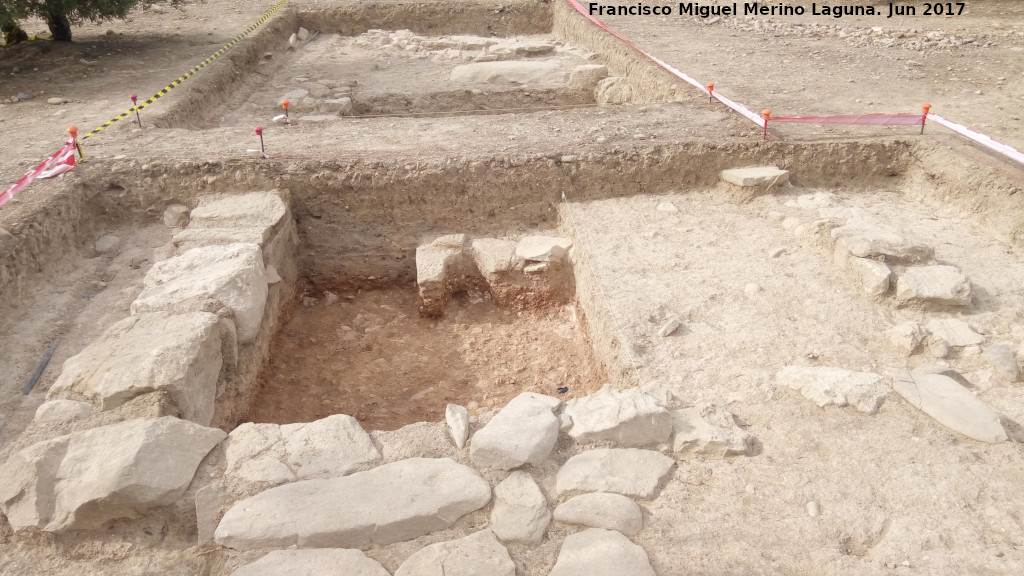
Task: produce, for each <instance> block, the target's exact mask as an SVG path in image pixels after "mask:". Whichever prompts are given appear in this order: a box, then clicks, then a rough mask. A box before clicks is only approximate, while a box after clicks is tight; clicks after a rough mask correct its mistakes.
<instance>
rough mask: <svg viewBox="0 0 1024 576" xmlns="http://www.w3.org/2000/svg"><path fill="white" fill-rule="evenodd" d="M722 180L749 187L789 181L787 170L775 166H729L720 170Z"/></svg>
mask: <svg viewBox="0 0 1024 576" xmlns="http://www.w3.org/2000/svg"><path fill="white" fill-rule="evenodd" d="M720 177H721V179H722V181H723V182H728V183H729V184H735V185H737V186H743V187H744V188H749V187H752V186H770V185H772V184H775V185H779V184H785V183H786V182H789V170H780V169H778V168H776V167H775V166H750V167H747V168H730V169H729V170H722V173H721V175H720Z"/></svg>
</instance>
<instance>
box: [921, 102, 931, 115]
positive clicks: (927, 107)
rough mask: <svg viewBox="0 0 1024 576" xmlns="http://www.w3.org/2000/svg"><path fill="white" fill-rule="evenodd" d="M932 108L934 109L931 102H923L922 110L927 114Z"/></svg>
mask: <svg viewBox="0 0 1024 576" xmlns="http://www.w3.org/2000/svg"><path fill="white" fill-rule="evenodd" d="M931 109H932V105H931V104H929V103H927V102H925V103H924V104H921V111H922V112H924V113H925V114H927V113H928V111H929V110H931Z"/></svg>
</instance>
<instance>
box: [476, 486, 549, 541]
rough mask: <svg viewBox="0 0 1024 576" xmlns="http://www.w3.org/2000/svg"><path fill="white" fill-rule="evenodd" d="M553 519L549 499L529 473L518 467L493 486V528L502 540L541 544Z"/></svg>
mask: <svg viewBox="0 0 1024 576" xmlns="http://www.w3.org/2000/svg"><path fill="white" fill-rule="evenodd" d="M550 522H551V512H550V511H549V510H548V502H547V500H546V499H545V498H544V494H543V493H542V492H541V491H540V488H539V487H538V486H537V483H536V482H534V481H533V478H532V477H531V476H530V474H529V473H528V472H524V471H522V470H517V471H515V472H513V473H512V474H510V475H509V476H508V478H506V479H505V480H503V481H502V482H501V483H500V484H498V485H497V486H496V487H495V488H494V509H493V510H492V511H491V531H492V532H494V535H495V536H497V537H498V538H499V539H500V540H502V541H503V542H525V543H527V544H534V545H536V544H540V542H541V540H543V539H544V533H545V532H547V529H548V524H549V523H550Z"/></svg>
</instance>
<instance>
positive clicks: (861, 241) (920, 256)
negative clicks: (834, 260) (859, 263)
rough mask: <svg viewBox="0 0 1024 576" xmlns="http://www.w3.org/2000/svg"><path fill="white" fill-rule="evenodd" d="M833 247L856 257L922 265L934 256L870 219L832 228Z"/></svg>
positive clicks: (928, 250)
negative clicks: (834, 244) (880, 258)
mask: <svg viewBox="0 0 1024 576" xmlns="http://www.w3.org/2000/svg"><path fill="white" fill-rule="evenodd" d="M832 238H833V239H835V240H836V246H837V247H841V248H842V249H845V250H846V251H847V252H849V253H850V254H852V255H854V256H857V257H858V258H876V257H883V258H885V259H886V260H892V261H896V262H908V263H916V262H924V261H926V260H929V259H930V258H932V256H933V255H934V250H932V248H931V247H930V246H925V245H923V244H918V243H916V242H914V241H912V240H910V239H908V238H907V237H906V236H904V235H903V234H902V233H900V232H899V231H898V230H895V229H893V228H890V227H887V226H883V225H882V224H880V223H878V222H876V221H874V220H872V219H867V218H865V219H851V220H847V222H846V224H845V225H843V226H839V227H837V228H834V229H832Z"/></svg>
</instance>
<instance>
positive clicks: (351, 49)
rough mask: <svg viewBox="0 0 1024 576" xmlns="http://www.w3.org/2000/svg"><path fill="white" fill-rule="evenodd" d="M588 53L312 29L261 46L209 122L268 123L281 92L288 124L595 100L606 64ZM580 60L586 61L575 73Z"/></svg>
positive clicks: (472, 39)
mask: <svg viewBox="0 0 1024 576" xmlns="http://www.w3.org/2000/svg"><path fill="white" fill-rule="evenodd" d="M591 56H592V54H590V53H589V52H587V51H586V50H584V49H581V48H577V47H573V46H571V45H568V44H566V43H564V42H562V41H560V40H558V39H556V38H555V37H553V36H551V35H530V36H517V37H508V38H498V37H483V36H472V35H450V36H424V35H420V34H415V33H413V32H411V31H409V30H397V31H389V30H370V31H368V32H365V33H363V34H361V35H359V36H340V35H336V34H319V35H317V36H315V37H310V38H308V39H307V40H306V41H298V42H297V43H296V45H295V48H294V49H293V50H288V51H277V52H267V53H266V54H265V55H264V58H263V59H262V60H260V62H259V64H257V66H256V67H255V71H256V73H253V74H249V75H247V76H246V77H245V79H244V80H242V83H243V84H244V93H245V94H248V98H247V99H244V100H237V101H235V102H233V103H232V104H231V105H230V107H226V108H225V109H224V110H222V112H221V114H219V115H215V116H219V118H218V120H217V121H216V124H215V125H216V126H250V125H252V124H253V123H257V124H258V123H266V122H269V121H270V119H271V117H273V116H275V115H279V114H283V113H284V110H283V109H282V101H283V100H288V102H289V119H290V121H291V122H292V123H295V124H316V123H322V122H329V121H334V120H338V119H340V118H342V117H348V116H387V115H415V116H431V115H444V114H452V113H474V114H501V113H507V112H510V111H523V110H530V109H559V108H569V107H578V106H587V105H593V104H594V88H595V86H596V84H597V82H598V80H600V79H601V78H603V77H604V76H607V69H604V67H603V66H599V65H596V66H595V62H594V61H591V60H588V58H590V57H591ZM579 66H584V68H583V69H581V71H577V72H575V73H574V70H575V69H576V68H577V67H579ZM595 71H596V73H597V74H596V75H595ZM570 76H571V77H572V82H570ZM281 121H282V119H279V120H278V122H281Z"/></svg>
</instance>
